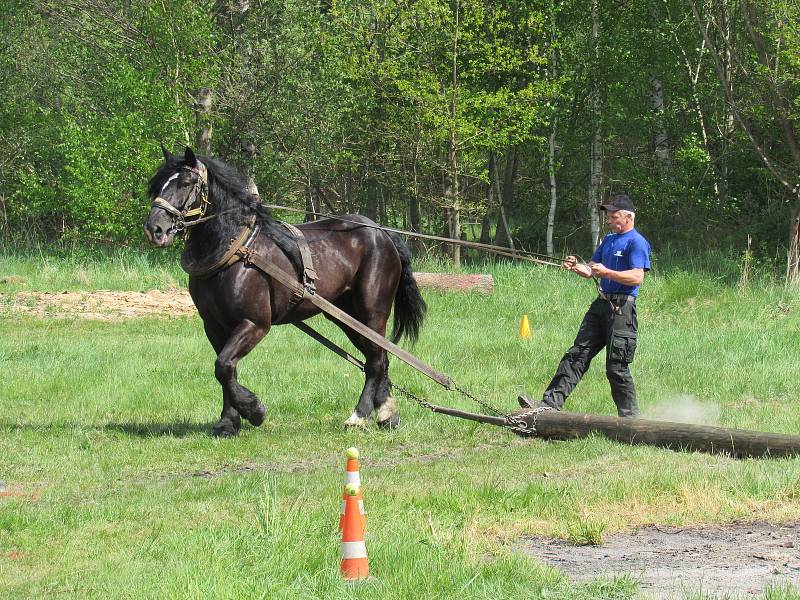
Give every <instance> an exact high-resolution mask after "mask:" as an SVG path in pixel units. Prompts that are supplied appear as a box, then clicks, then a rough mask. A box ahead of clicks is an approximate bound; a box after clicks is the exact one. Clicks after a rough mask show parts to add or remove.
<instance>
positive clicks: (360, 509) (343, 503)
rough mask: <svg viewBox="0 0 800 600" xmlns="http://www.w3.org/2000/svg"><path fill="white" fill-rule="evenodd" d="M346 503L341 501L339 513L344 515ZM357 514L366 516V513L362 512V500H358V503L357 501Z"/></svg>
mask: <svg viewBox="0 0 800 600" xmlns="http://www.w3.org/2000/svg"><path fill="white" fill-rule="evenodd" d="M346 502H347V501H346V500H342V512H341V514H344V508H345V503H346ZM358 512H359V513H360V514H362V515H363V514H366V513H365V512H364V501H363V500H359V501H358Z"/></svg>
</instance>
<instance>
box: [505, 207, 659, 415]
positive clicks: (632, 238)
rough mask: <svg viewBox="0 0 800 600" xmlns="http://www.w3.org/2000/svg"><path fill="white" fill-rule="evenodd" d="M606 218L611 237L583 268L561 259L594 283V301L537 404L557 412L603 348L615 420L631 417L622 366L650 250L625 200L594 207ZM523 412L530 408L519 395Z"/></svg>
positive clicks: (632, 346) (630, 346)
mask: <svg viewBox="0 0 800 600" xmlns="http://www.w3.org/2000/svg"><path fill="white" fill-rule="evenodd" d="M600 208H601V209H602V210H604V211H605V213H606V222H607V223H608V227H609V229H610V230H611V233H609V234H608V235H606V236H605V237H604V238H603V241H602V242H601V243H600V245H599V246H598V247H597V250H595V251H594V254H593V255H592V260H591V261H590V262H589V264H588V265H587V264H579V263H578V262H577V260H576V258H575V257H574V256H567V258H566V259H565V260H564V263H563V266H564V268H565V269H567V270H569V271H574V272H575V273H577V274H578V275H580V276H581V277H585V278H587V279H588V278H590V277H599V278H600V290H599V296H598V297H597V299H596V300H594V302H592V304H591V306H589V310H588V311H587V312H586V315H585V316H584V317H583V322H582V323H581V326H580V329H578V335H577V336H576V337H575V342H574V343H573V345H572V348H570V349H569V350H568V351H567V353H566V354H565V355H564V358H562V359H561V364H559V365H558V370H557V371H556V374H555V376H554V377H553V380H552V381H551V382H550V385H549V386H547V389H546V390H545V392H544V395H543V397H542V402H543V403H544V404H546V405H548V406H551V407H553V408H555V409H558V410H561V408H562V407H563V406H564V401H565V400H566V399H567V396H569V394H570V392H572V390H573V389H574V388H575V386H576V385H577V384H578V382H579V381H580V380H581V377H582V376H583V374H584V373H585V372H586V369H588V368H589V363H590V362H591V361H592V359H593V358H594V357H595V355H596V354H597V353H598V352H600V350H601V349H602V348H603V347H605V348H606V377H607V378H608V381H609V383H610V384H611V396H612V397H613V398H614V403H615V404H616V405H617V414H618V415H619V416H620V417H636V416H638V414H639V407H638V405H637V404H636V388H635V387H634V385H633V378H632V377H631V373H630V370H629V369H628V365H629V364H630V363H631V361H633V355H634V352H635V351H636V329H637V321H636V296H637V295H638V293H639V286H640V285H641V284H642V282H643V281H644V274H645V271H649V270H650V244H649V242H648V241H647V240H646V239H645V238H644V237H642V236H641V234H639V232H638V231H636V229H635V228H634V219H635V217H636V209H635V208H634V206H633V202H632V201H631V199H630V198H629V197H628V196H627V195H621V196H615V197H614V198H613V199H612V200H611V201H610V202H609V203H607V204H604V205H602V206H601V207H600ZM519 403H520V405H521V406H523V407H533V406H534V405H535V404H536V403H534V402H533V401H531V399H530V398H529V397H528V396H526V395H525V394H523V395H521V396H520V397H519Z"/></svg>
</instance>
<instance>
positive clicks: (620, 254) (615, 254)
mask: <svg viewBox="0 0 800 600" xmlns="http://www.w3.org/2000/svg"><path fill="white" fill-rule="evenodd" d="M614 256H618V257H619V258H622V250H617V251H616V252H614Z"/></svg>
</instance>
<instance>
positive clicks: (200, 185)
mask: <svg viewBox="0 0 800 600" xmlns="http://www.w3.org/2000/svg"><path fill="white" fill-rule="evenodd" d="M181 169H186V170H188V171H191V172H192V173H195V174H196V175H197V181H196V182H195V184H194V187H192V190H191V191H190V192H189V195H188V196H186V201H185V202H184V207H183V210H178V209H177V208H175V207H174V206H172V205H171V204H170V203H169V202H167V201H166V200H165V199H164V198H162V197H161V196H160V195H159V196H157V197H156V198H155V199H154V200H153V203H152V204H151V205H150V209H151V210H152V209H154V208H160V209H161V210H163V211H166V212H167V213H168V214H169V215H170V216H171V217H172V227H170V230H171V231H172V232H174V233H180V232H182V231H183V230H185V229H186V228H187V227H191V226H192V225H197V224H198V223H201V222H203V221H205V220H206V219H204V218H203V215H205V214H206V209H207V208H208V205H209V204H210V203H209V201H208V175H207V173H208V171H207V169H206V166H205V165H204V164H203V163H201V162H200V161H199V160H198V161H197V167H189V166H184V167H181ZM178 175H179V173H175V174H174V175H173V176H172V177H170V178H169V179H168V180H167V182H166V183H165V184H164V186H163V187H162V188H161V191H162V192H163V191H164V189H165V188H166V187H167V186H168V185H169V183H170V181H172V180H173V179H175V178H177V177H178ZM195 204H197V206H195V207H194V208H192V206H194V205H195ZM192 217H196V218H195V219H192V220H190V221H187V219H191V218H192Z"/></svg>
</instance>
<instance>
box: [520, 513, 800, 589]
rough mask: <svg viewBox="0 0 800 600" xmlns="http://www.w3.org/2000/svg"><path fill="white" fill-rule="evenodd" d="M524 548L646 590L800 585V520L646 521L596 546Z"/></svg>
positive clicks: (537, 542)
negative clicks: (688, 525) (682, 525)
mask: <svg viewBox="0 0 800 600" xmlns="http://www.w3.org/2000/svg"><path fill="white" fill-rule="evenodd" d="M523 550H524V551H525V552H526V553H528V554H531V555H533V556H535V557H536V558H538V559H540V560H541V561H543V562H544V563H546V564H548V565H550V566H552V567H555V568H557V569H559V570H561V571H564V572H565V573H566V574H567V575H568V576H569V578H570V579H572V580H573V581H576V582H588V581H591V580H593V579H596V578H598V577H610V576H612V575H628V576H630V577H632V578H633V579H634V580H636V581H638V582H639V590H640V592H641V594H642V595H643V596H644V597H649V598H676V597H682V596H683V595H684V594H690V593H695V594H696V593H698V592H702V595H703V597H706V595H707V594H711V595H719V596H724V595H728V596H740V597H741V596H744V597H746V596H753V595H759V594H763V592H764V589H765V587H766V586H767V585H769V584H776V585H786V584H790V585H798V584H800V523H798V524H794V525H770V524H767V523H734V524H731V525H727V526H713V527H703V528H698V529H679V528H669V527H643V528H641V529H638V530H636V531H634V532H633V533H630V534H616V535H609V536H607V538H606V539H605V542H604V543H603V544H602V545H599V546H575V545H574V544H572V543H570V542H568V541H566V540H547V539H542V538H533V539H527V540H525V541H524V542H523Z"/></svg>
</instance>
